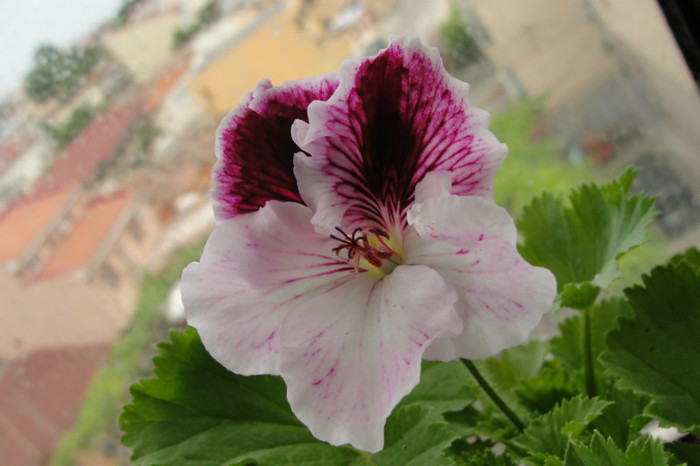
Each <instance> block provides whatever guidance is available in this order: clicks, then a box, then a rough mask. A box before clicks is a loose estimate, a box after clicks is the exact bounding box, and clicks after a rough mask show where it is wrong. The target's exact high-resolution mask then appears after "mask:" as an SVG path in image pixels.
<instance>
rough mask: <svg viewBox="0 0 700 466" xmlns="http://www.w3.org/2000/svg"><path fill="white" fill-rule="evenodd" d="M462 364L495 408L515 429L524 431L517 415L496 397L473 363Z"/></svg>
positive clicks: (463, 360) (496, 394)
mask: <svg viewBox="0 0 700 466" xmlns="http://www.w3.org/2000/svg"><path fill="white" fill-rule="evenodd" d="M461 361H462V364H464V365H465V366H466V368H467V369H468V370H469V372H470V373H471V374H472V375H473V376H474V378H475V379H476V381H477V382H478V383H479V385H480V386H481V388H483V389H484V391H485V392H486V394H487V395H488V396H489V398H491V400H493V402H494V403H496V406H498V408H499V409H500V410H501V411H502V412H503V414H505V415H506V417H507V418H508V419H510V422H512V423H513V425H514V426H515V427H517V429H518V430H519V431H520V432H522V431H523V430H525V424H524V423H523V421H521V420H520V418H519V417H518V415H517V414H515V412H514V411H513V410H512V409H510V408H509V407H508V405H507V404H506V402H505V401H503V399H502V398H501V397H500V396H498V393H496V391H495V390H494V389H493V388H492V387H491V385H489V383H488V382H487V381H486V379H485V378H484V376H483V375H481V372H479V369H477V368H476V366H475V365H474V363H473V362H472V361H470V360H469V359H462V360H461Z"/></svg>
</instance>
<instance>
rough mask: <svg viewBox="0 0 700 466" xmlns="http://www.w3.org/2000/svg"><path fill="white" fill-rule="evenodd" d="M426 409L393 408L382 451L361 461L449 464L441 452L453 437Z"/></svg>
mask: <svg viewBox="0 0 700 466" xmlns="http://www.w3.org/2000/svg"><path fill="white" fill-rule="evenodd" d="M430 411H431V410H430V409H429V408H425V407H422V406H416V405H413V406H408V407H401V408H397V409H396V410H394V412H393V413H392V414H391V416H390V417H389V419H388V420H387V424H386V429H385V439H384V450H382V451H380V452H379V453H376V454H374V455H372V456H371V457H370V458H368V460H369V461H367V462H366V463H364V464H372V465H386V466H393V465H396V464H405V465H416V466H417V465H423V464H435V465H449V464H452V461H451V460H450V459H448V458H447V456H445V455H443V452H444V451H445V450H446V449H447V448H449V446H450V444H451V443H452V442H453V441H454V440H455V439H456V436H455V435H454V434H452V433H451V432H450V431H449V430H448V429H447V424H446V423H445V422H435V420H434V418H433V417H432V416H431V413H430ZM278 464H279V463H278Z"/></svg>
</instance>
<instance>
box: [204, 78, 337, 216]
mask: <svg viewBox="0 0 700 466" xmlns="http://www.w3.org/2000/svg"><path fill="white" fill-rule="evenodd" d="M337 85H338V81H337V77H336V75H335V74H326V75H321V76H318V77H316V78H309V79H301V80H299V81H290V82H287V83H285V84H283V85H282V86H278V87H273V86H272V84H271V83H270V81H269V80H267V79H265V80H263V81H261V82H260V83H259V84H258V87H257V88H256V89H255V91H253V92H251V93H249V94H248V95H247V96H246V97H245V98H244V99H243V102H241V104H240V105H238V107H236V108H234V109H233V110H232V111H231V112H229V114H228V115H226V116H225V117H224V119H223V120H222V121H221V124H220V125H219V129H218V130H217V134H216V147H215V152H216V157H217V159H218V160H217V162H216V164H215V165H214V170H213V173H212V199H213V202H214V212H215V214H216V218H217V220H218V221H220V220H223V219H227V218H231V217H234V216H236V215H239V214H242V213H246V212H254V211H256V210H258V209H259V208H261V207H262V206H263V205H264V204H265V202H267V201H269V200H280V201H294V202H302V200H301V196H300V194H299V189H298V188H297V183H296V180H295V178H294V173H293V167H292V165H293V162H292V159H293V156H294V153H296V152H298V151H299V147H298V146H297V145H296V144H295V143H294V141H293V140H292V137H291V133H290V128H291V126H292V123H293V122H294V120H296V119H300V120H303V121H306V120H307V114H306V109H307V107H308V106H309V104H310V103H311V102H313V101H314V100H318V99H321V100H326V99H328V97H330V95H331V94H332V93H333V91H334V90H335V89H336V87H337Z"/></svg>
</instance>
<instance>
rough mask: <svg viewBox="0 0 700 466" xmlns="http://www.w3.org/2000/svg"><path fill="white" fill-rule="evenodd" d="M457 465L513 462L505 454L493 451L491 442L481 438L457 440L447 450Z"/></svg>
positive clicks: (505, 465) (506, 465)
mask: <svg viewBox="0 0 700 466" xmlns="http://www.w3.org/2000/svg"><path fill="white" fill-rule="evenodd" d="M448 452H449V454H450V455H451V457H452V458H453V459H454V460H455V462H456V463H457V464H458V465H459V466H515V464H516V463H515V462H513V460H511V459H510V458H509V457H508V456H506V455H497V454H496V453H494V451H493V442H490V441H487V440H481V439H479V438H475V439H473V441H469V442H467V441H465V440H457V441H455V442H454V443H453V444H452V447H451V448H450V450H448Z"/></svg>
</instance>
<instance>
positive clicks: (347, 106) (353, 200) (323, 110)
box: [292, 39, 507, 229]
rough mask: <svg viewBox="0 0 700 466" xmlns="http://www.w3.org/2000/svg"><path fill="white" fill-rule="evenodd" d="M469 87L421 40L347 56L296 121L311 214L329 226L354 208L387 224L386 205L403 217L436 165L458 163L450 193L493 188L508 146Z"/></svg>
mask: <svg viewBox="0 0 700 466" xmlns="http://www.w3.org/2000/svg"><path fill="white" fill-rule="evenodd" d="M468 89H469V85H468V84H466V83H463V82H460V81H458V80H457V79H455V78H453V77H452V76H450V75H449V74H447V72H446V71H445V69H444V67H443V65H442V61H441V59H440V57H439V55H438V52H437V50H436V49H434V48H430V47H426V46H424V45H422V44H421V43H420V41H419V40H417V39H410V40H409V39H394V40H393V42H392V43H391V44H390V45H389V47H388V48H387V49H385V50H383V51H382V52H380V53H379V55H377V56H376V57H372V58H363V59H355V60H347V61H345V62H343V64H342V65H341V68H340V85H339V87H338V89H337V90H336V92H335V93H334V94H333V96H332V97H331V98H330V99H329V100H328V101H325V102H322V101H316V102H313V103H312V104H311V105H309V108H308V113H309V121H308V124H307V123H303V122H297V123H295V125H294V127H293V129H292V132H293V135H294V139H295V140H296V142H297V143H298V144H299V146H300V147H302V148H303V149H304V151H306V152H307V153H309V154H311V155H312V157H311V158H310V159H306V160H303V159H301V158H299V159H297V160H296V161H295V173H296V176H297V180H298V182H299V188H300V191H301V195H302V197H303V199H304V201H305V202H306V203H307V205H309V206H310V207H311V208H312V210H314V213H315V215H314V220H313V221H314V223H315V224H316V225H320V226H322V227H323V228H325V229H331V228H333V227H334V226H335V225H338V224H340V222H339V219H341V218H342V217H343V215H345V214H348V215H350V216H355V217H360V218H361V219H363V220H366V219H369V220H373V221H375V222H377V223H380V224H381V223H382V222H384V220H385V218H384V217H385V214H386V212H385V210H388V211H389V212H390V213H392V212H397V213H398V216H399V218H396V219H394V220H395V221H403V220H404V219H403V214H404V210H405V209H406V208H408V207H409V206H410V204H411V203H412V202H413V201H414V188H415V185H416V183H418V182H419V181H420V180H421V179H422V178H423V177H424V176H425V175H426V173H429V172H432V171H450V172H452V174H453V179H452V194H457V195H467V194H468V195H476V196H484V197H490V196H491V195H492V189H493V181H494V177H495V173H496V170H497V169H498V166H499V165H500V163H501V161H502V160H503V158H504V157H505V155H506V152H507V149H506V147H505V145H503V144H501V143H499V142H498V141H497V140H496V138H495V137H494V136H493V135H492V134H491V133H490V132H489V131H488V130H487V129H486V127H487V125H488V114H487V113H486V112H484V111H482V110H479V109H476V108H474V107H472V106H471V105H470V104H469V100H468V95H467V94H468ZM348 209H350V210H349V211H348ZM346 211H347V212H346Z"/></svg>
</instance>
